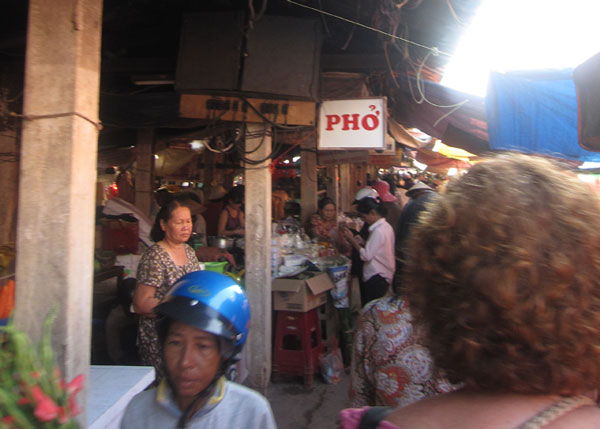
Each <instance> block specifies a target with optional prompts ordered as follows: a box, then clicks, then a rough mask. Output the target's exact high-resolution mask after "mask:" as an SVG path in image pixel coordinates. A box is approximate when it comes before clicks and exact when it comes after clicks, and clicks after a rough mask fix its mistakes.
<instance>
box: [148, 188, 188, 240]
mask: <svg viewBox="0 0 600 429" xmlns="http://www.w3.org/2000/svg"><path fill="white" fill-rule="evenodd" d="M177 207H187V205H186V204H185V202H184V201H183V200H181V199H179V198H173V199H172V200H171V201H169V202H168V203H166V204H164V205H163V206H162V207H161V208H160V210H159V211H158V214H157V215H156V219H154V225H152V230H151V231H150V238H151V239H152V241H154V242H155V243H156V242H159V241H160V240H162V239H163V238H165V232H164V231H163V230H162V228H161V227H160V221H161V220H163V221H164V222H165V223H167V222H168V221H169V219H171V215H172V214H173V210H175V209H176V208H177Z"/></svg>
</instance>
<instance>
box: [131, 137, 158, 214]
mask: <svg viewBox="0 0 600 429" xmlns="http://www.w3.org/2000/svg"><path fill="white" fill-rule="evenodd" d="M135 148H136V168H135V206H136V207H137V208H138V209H140V210H141V211H142V212H143V213H144V214H146V215H147V216H150V208H151V207H152V198H153V191H154V129H153V128H142V129H140V130H138V132H137V142H136V145H135Z"/></svg>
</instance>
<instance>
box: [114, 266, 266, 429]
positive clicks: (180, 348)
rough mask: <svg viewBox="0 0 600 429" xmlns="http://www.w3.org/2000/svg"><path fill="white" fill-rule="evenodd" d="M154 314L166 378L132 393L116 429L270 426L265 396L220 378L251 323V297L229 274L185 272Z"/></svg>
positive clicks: (240, 348) (257, 428) (239, 349)
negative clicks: (118, 428)
mask: <svg viewBox="0 0 600 429" xmlns="http://www.w3.org/2000/svg"><path fill="white" fill-rule="evenodd" d="M155 314H156V315H157V316H158V317H159V322H158V325H157V327H158V332H159V340H160V344H161V350H162V354H163V356H164V369H165V374H166V379H165V380H163V381H162V382H161V383H160V385H159V386H158V387H154V388H152V389H149V390H145V391H143V392H141V393H139V394H138V395H136V396H135V397H134V398H133V399H132V400H131V402H130V403H129V405H128V406H127V408H126V409H125V413H124V416H123V419H122V421H121V428H123V429H132V428H140V429H151V428H156V429H162V428H175V427H177V428H198V429H199V428H250V429H263V428H266V429H271V428H275V422H274V419H273V414H272V412H271V407H270V406H269V403H268V402H267V400H266V399H265V398H264V397H263V396H261V395H260V394H259V393H257V392H255V391H253V390H251V389H249V388H247V387H244V386H241V385H239V384H236V383H232V382H229V381H226V379H225V374H226V373H227V372H228V370H229V368H230V367H231V366H232V364H234V363H235V362H236V361H237V356H238V355H239V353H240V352H241V351H242V348H243V347H244V344H245V343H246V340H247V339H248V331H249V326H250V303H249V301H248V298H247V297H246V294H245V293H244V291H243V290H242V288H241V287H240V286H239V285H238V284H237V283H235V281H233V280H232V279H231V278H230V277H229V276H226V275H224V274H220V273H216V272H212V271H199V272H195V273H190V274H187V275H186V276H184V277H182V278H181V279H180V280H179V281H177V283H176V284H175V285H174V286H173V288H172V289H171V291H170V292H169V293H168V294H167V295H166V296H165V298H164V299H163V301H162V302H161V304H159V305H158V306H157V307H156V308H155Z"/></svg>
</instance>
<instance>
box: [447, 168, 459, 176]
mask: <svg viewBox="0 0 600 429" xmlns="http://www.w3.org/2000/svg"><path fill="white" fill-rule="evenodd" d="M456 173H458V170H457V169H456V168H455V167H450V168H449V169H448V176H456Z"/></svg>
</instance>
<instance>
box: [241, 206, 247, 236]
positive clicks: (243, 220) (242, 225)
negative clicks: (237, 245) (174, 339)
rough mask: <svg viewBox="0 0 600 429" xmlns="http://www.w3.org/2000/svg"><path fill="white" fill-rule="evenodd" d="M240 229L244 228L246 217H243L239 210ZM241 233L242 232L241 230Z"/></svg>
mask: <svg viewBox="0 0 600 429" xmlns="http://www.w3.org/2000/svg"><path fill="white" fill-rule="evenodd" d="M240 225H241V227H240V229H241V230H242V231H244V228H245V227H246V218H245V217H244V212H243V211H241V210H240ZM242 234H243V232H242Z"/></svg>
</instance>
